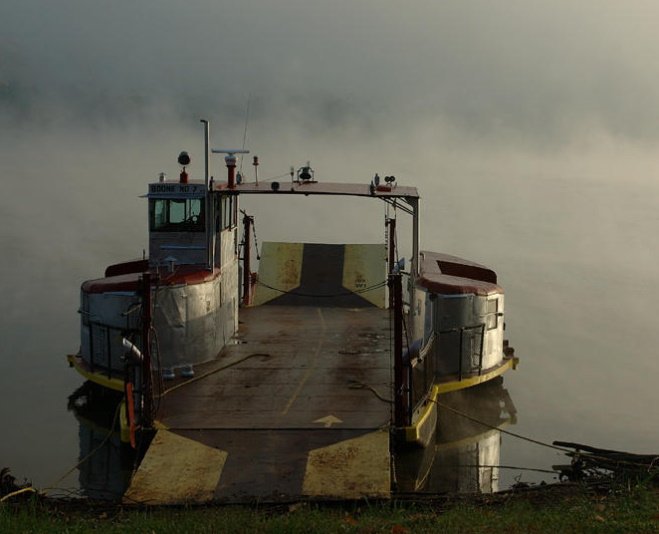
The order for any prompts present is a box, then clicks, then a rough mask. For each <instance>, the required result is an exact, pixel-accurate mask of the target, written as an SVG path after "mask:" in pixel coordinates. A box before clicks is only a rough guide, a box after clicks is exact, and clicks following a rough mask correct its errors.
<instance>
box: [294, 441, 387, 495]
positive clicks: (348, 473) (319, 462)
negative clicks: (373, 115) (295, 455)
mask: <svg viewBox="0 0 659 534" xmlns="http://www.w3.org/2000/svg"><path fill="white" fill-rule="evenodd" d="M302 493H303V494H304V495H305V496H307V497H323V498H333V499H358V498H361V497H389V496H390V495H391V462H390V458H389V432H387V431H383V430H378V431H376V432H371V433H369V434H365V435H363V436H359V437H358V438H352V439H347V440H345V441H339V442H338V443H333V444H332V445H328V446H327V447H321V448H319V449H314V450H312V451H310V452H309V457H308V458H307V467H306V470H305V473H304V482H303V486H302Z"/></svg>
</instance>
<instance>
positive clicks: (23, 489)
mask: <svg viewBox="0 0 659 534" xmlns="http://www.w3.org/2000/svg"><path fill="white" fill-rule="evenodd" d="M28 492H30V493H39V492H38V491H37V490H36V489H34V488H33V487H32V486H28V487H27V488H21V489H19V490H16V491H12V492H11V493H7V495H5V496H4V497H2V498H1V499H0V502H5V501H8V500H9V499H11V498H12V497H16V495H21V494H22V493H28Z"/></svg>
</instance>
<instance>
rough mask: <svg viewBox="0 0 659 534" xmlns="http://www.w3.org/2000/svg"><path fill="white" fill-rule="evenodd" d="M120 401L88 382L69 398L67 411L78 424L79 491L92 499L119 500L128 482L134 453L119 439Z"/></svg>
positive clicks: (117, 397)
mask: <svg viewBox="0 0 659 534" xmlns="http://www.w3.org/2000/svg"><path fill="white" fill-rule="evenodd" d="M120 402H121V396H120V395H119V396H117V395H112V394H108V392H107V391H103V390H102V388H101V387H100V386H98V385H96V384H94V383H92V382H89V381H88V382H85V383H84V384H83V385H82V386H81V387H79V388H78V389H77V390H76V391H75V392H74V393H73V394H72V395H71V396H70V397H69V409H70V410H72V411H73V413H74V414H75V416H76V419H77V420H78V423H79V425H80V426H79V433H78V436H79V438H80V457H79V460H80V462H81V463H80V465H79V467H78V469H79V483H80V489H81V492H82V494H83V495H85V496H86V497H89V498H91V499H103V500H116V499H120V498H121V496H122V495H123V493H124V491H126V488H127V487H128V483H129V482H130V476H131V474H132V471H133V465H134V461H135V451H134V450H133V449H132V448H131V447H129V446H128V445H127V444H126V443H124V442H123V441H122V440H121V433H120V429H119V425H117V410H118V409H119V406H120V404H119V403H120Z"/></svg>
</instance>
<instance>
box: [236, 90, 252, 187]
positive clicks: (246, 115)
mask: <svg viewBox="0 0 659 534" xmlns="http://www.w3.org/2000/svg"><path fill="white" fill-rule="evenodd" d="M251 99H252V93H249V94H248V95H247V109H245V130H244V131H243V146H242V149H243V150H245V143H246V142H247V124H248V122H249V103H250V100H251ZM243 158H244V156H240V168H239V169H238V171H239V172H240V174H242V173H243Z"/></svg>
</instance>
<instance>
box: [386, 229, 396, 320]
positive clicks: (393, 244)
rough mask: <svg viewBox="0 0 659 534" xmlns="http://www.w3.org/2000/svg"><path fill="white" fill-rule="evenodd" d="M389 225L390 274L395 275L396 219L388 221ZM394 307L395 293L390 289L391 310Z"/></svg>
mask: <svg viewBox="0 0 659 534" xmlns="http://www.w3.org/2000/svg"><path fill="white" fill-rule="evenodd" d="M387 225H388V226H389V242H388V243H387V246H388V247H389V260H388V263H389V266H388V271H389V274H393V272H394V266H395V264H396V219H387ZM393 307H394V292H393V291H392V290H391V288H390V289H389V309H392V308H393Z"/></svg>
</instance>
